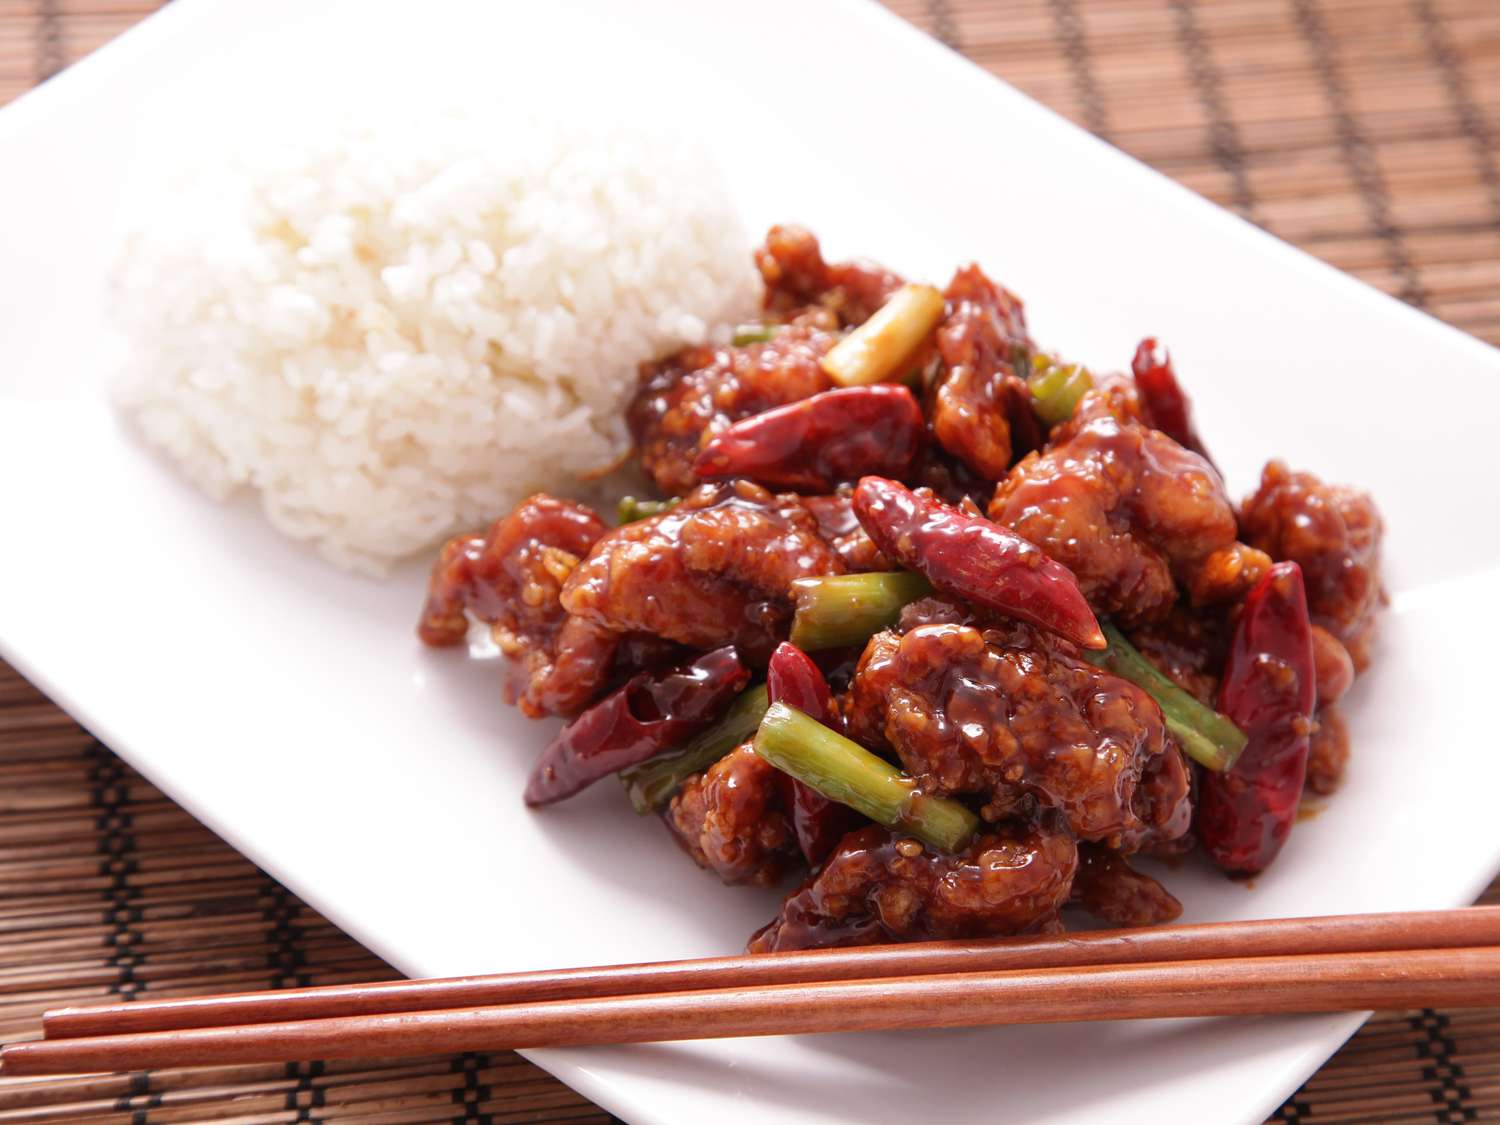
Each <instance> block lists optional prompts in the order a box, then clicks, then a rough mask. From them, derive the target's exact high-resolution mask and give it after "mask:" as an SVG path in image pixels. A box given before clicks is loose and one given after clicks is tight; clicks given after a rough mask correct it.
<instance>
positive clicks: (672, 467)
mask: <svg viewBox="0 0 1500 1125" xmlns="http://www.w3.org/2000/svg"><path fill="white" fill-rule="evenodd" d="M834 327H835V323H834V317H833V315H832V314H831V313H827V312H822V313H814V314H809V315H807V316H805V317H803V318H801V319H799V320H796V321H794V322H793V323H791V324H788V325H786V326H785V327H783V328H781V329H779V330H778V331H777V332H776V334H775V335H774V336H773V337H772V338H771V339H769V340H767V341H765V342H763V343H755V344H748V345H746V346H744V347H709V346H704V347H697V348H688V349H686V350H684V351H681V352H678V353H677V354H676V355H674V356H672V357H670V358H669V359H665V360H662V361H661V362H660V363H655V364H647V365H646V366H645V367H643V368H642V369H641V381H640V386H639V387H638V388H637V389H636V393H635V397H634V398H633V399H632V400H631V402H630V406H629V408H628V409H627V411H626V416H625V417H626V423H627V424H628V425H629V427H630V435H631V437H632V438H634V439H635V445H636V449H637V450H638V451H639V453H640V457H641V467H642V468H643V469H644V470H645V471H646V473H647V475H648V476H650V477H651V479H652V480H654V481H655V482H656V486H657V487H658V488H660V489H661V490H662V491H663V492H665V493H667V494H668V495H673V496H675V495H680V494H682V493H684V492H687V491H688V490H689V489H691V488H692V487H693V486H694V485H696V484H697V483H698V477H697V475H696V474H695V473H694V472H693V461H694V459H695V458H696V457H697V456H698V451H699V450H700V449H702V448H703V446H704V445H706V444H707V443H708V440H709V439H710V438H712V437H713V436H714V435H715V434H717V433H719V432H721V431H722V430H724V429H726V428H727V427H728V426H729V425H731V424H732V423H734V422H736V421H738V420H739V419H741V418H748V417H749V416H750V415H752V414H759V413H761V412H762V411H765V410H769V409H771V408H772V407H773V406H781V405H783V404H784V403H788V402H797V401H799V400H801V399H804V398H807V397H809V396H810V395H815V394H817V393H818V392H819V391H826V390H828V388H829V387H830V386H831V384H830V383H829V381H828V376H827V375H825V374H824V373H823V369H822V367H820V366H819V365H818V360H819V359H821V358H822V356H823V354H824V353H825V352H826V351H828V349H829V348H831V347H832V346H833V345H834V344H835V343H836V342H837V341H838V336H837V335H836V334H835V332H834V331H833V330H832V329H833V328H834Z"/></svg>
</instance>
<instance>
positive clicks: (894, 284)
mask: <svg viewBox="0 0 1500 1125" xmlns="http://www.w3.org/2000/svg"><path fill="white" fill-rule="evenodd" d="M755 264H756V265H757V266H758V267H759V268H760V276H761V280H762V281H764V282H765V285H766V296H765V307H766V311H767V312H769V313H771V314H772V315H773V316H777V317H780V318H782V319H786V318H788V317H790V316H793V315H796V314H800V313H802V312H804V311H806V310H807V309H808V308H809V307H815V308H820V309H826V310H828V311H829V312H831V313H833V314H834V315H835V316H836V317H837V318H838V323H839V324H840V325H841V326H843V327H845V328H849V327H852V326H854V325H857V324H863V323H864V322H865V321H866V320H868V319H869V318H870V315H871V314H872V313H873V312H874V311H875V310H876V309H878V308H880V306H881V305H883V304H885V303H886V301H887V300H888V299H889V298H890V296H891V294H892V293H894V292H895V291H896V290H897V289H899V288H901V286H902V284H903V282H902V280H901V278H900V277H898V276H897V275H896V274H894V273H892V272H891V271H890V270H888V269H885V268H883V267H882V266H878V265H876V264H874V263H873V262H858V261H856V262H834V263H829V262H825V261H824V260H823V251H822V248H821V247H819V245H818V240H817V239H816V238H815V237H814V236H813V234H812V232H811V231H809V230H807V229H806V228H805V227H799V226H774V227H772V228H771V229H770V230H769V231H767V232H766V241H765V244H764V245H762V246H761V247H760V249H758V250H756V252H755Z"/></svg>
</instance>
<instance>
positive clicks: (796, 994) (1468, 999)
mask: <svg viewBox="0 0 1500 1125" xmlns="http://www.w3.org/2000/svg"><path fill="white" fill-rule="evenodd" d="M1495 1004H1500V948H1496V947H1485V948H1460V949H1436V950H1434V949H1420V950H1395V951H1380V952H1374V953H1317V954H1309V955H1303V956H1291V957H1255V958H1228V959H1221V960H1213V961H1175V962H1149V963H1146V964H1137V965H1088V966H1076V967H1071V968H1053V969H1037V970H1014V971H1009V972H985V973H941V974H935V975H930V976H917V977H911V976H908V977H891V978H878V979H873V980H855V981H821V982H813V983H801V984H779V985H760V986H754V987H742V988H724V989H715V990H707V991H690V992H672V993H654V994H648V995H632V996H613V997H604V998H600V999H588V1000H553V1001H545V1002H542V1003H525V1004H511V1005H505V1006H500V1007H483V1008H470V1009H464V1010H456V1011H430V1012H406V1013H399V1014H383V1015H365V1016H345V1017H339V1018H334V1019H313V1020H301V1021H295V1022H287V1023H271V1024H250V1025H243V1026H236V1027H211V1028H193V1029H187V1030H179V1031H156V1032H145V1033H141V1034H126V1035H106V1036H98V1037H94V1038H87V1039H58V1040H40V1041H37V1042H32V1043H13V1044H10V1045H9V1046H6V1047H5V1048H4V1049H3V1050H0V1071H3V1072H4V1073H5V1074H8V1075H37V1074H61V1073H81V1072H91V1071H103V1070H138V1069H146V1068H151V1067H162V1066H221V1065H228V1064H240V1063H270V1062H287V1061H292V1060H296V1059H336V1058H342V1059H349V1058H370V1057H395V1056H402V1055H412V1054H447V1053H451V1052H456V1051H472V1050H501V1049H511V1048H525V1047H562V1046H595V1045H602V1044H611V1043H645V1042H655V1041H660V1040H672V1039H713V1038H724V1037H730V1036H746V1035H789V1034H798V1035H800V1034H808V1033H814V1032H833V1031H872V1030H892V1029H915V1028H937V1027H976V1026H985V1025H994V1024H1027V1023H1062V1022H1070V1021H1078V1020H1115V1019H1160V1018H1168V1017H1182V1016H1248V1015H1273V1014H1283V1013H1290V1012H1331V1011H1358V1010H1363V1009H1366V1008H1418V1007H1484V1006H1490V1005H1495Z"/></svg>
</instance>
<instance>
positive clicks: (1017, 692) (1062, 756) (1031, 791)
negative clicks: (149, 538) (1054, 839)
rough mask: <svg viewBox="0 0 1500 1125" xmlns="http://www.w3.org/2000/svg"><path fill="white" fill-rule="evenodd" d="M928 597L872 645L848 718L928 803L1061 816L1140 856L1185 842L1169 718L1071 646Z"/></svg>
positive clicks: (1186, 811)
mask: <svg viewBox="0 0 1500 1125" xmlns="http://www.w3.org/2000/svg"><path fill="white" fill-rule="evenodd" d="M943 605H944V603H942V602H939V601H938V600H937V599H929V601H928V602H926V603H917V605H916V606H914V607H911V612H910V614H909V615H908V617H907V618H906V619H905V621H906V622H907V623H909V622H911V621H913V620H915V619H918V618H920V619H922V620H924V621H928V622H933V623H927V624H918V625H915V626H914V627H909V628H907V629H906V630H905V631H904V632H897V631H895V630H887V631H886V632H883V633H879V634H877V635H876V636H875V637H873V638H871V640H870V643H869V645H868V647H867V648H866V649H865V653H864V656H863V658H862V659H861V660H860V665H859V670H858V671H857V672H856V674H855V677H854V684H853V687H852V689H851V692H850V698H849V700H848V706H847V708H846V712H847V715H848V721H849V725H850V730H851V733H852V734H853V735H854V737H855V738H856V739H858V740H859V741H860V742H862V743H864V744H865V745H866V746H870V747H873V748H885V747H889V748H890V749H891V750H893V751H894V752H895V754H896V755H897V757H898V758H899V759H900V761H901V764H902V765H903V766H904V767H905V768H906V772H907V773H909V774H911V776H912V777H913V778H914V779H915V781H916V784H917V786H918V788H920V789H921V790H922V791H923V792H924V793H932V794H937V795H940V796H972V797H974V798H976V799H977V800H979V801H980V802H982V808H981V810H980V812H981V815H982V816H983V817H984V818H985V819H987V820H991V821H996V820H1000V819H1003V818H1005V817H1008V816H1016V815H1027V814H1030V813H1031V812H1032V811H1034V810H1035V809H1038V808H1040V809H1055V810H1057V811H1058V812H1059V813H1060V814H1061V815H1062V817H1063V818H1064V820H1065V821H1066V823H1067V825H1068V827H1069V828H1071V829H1072V831H1073V832H1074V834H1076V835H1077V836H1078V838H1079V839H1081V840H1094V841H1102V842H1107V843H1108V844H1109V846H1111V847H1115V848H1127V849H1129V850H1136V849H1137V848H1139V847H1142V846H1145V845H1146V844H1147V843H1150V842H1154V841H1157V840H1169V839H1175V838H1176V837H1178V836H1181V835H1182V834H1183V833H1184V832H1186V831H1187V828H1188V821H1189V817H1190V815H1191V809H1190V806H1189V803H1188V773H1187V766H1186V763H1185V762H1184V760H1183V758H1182V754H1181V752H1180V751H1179V750H1178V748H1177V746H1176V743H1175V742H1174V741H1173V740H1172V738H1171V736H1170V735H1169V734H1168V733H1167V731H1166V728H1165V726H1164V725H1163V722H1162V717H1161V711H1160V709H1159V708H1158V707H1157V705H1156V704H1155V702H1153V701H1152V699H1151V698H1150V697H1149V696H1148V695H1147V694H1146V693H1145V692H1144V691H1143V690H1141V689H1140V688H1138V687H1136V686H1135V685H1134V684H1131V683H1128V682H1126V681H1125V680H1121V679H1119V678H1117V677H1115V676H1112V675H1110V674H1109V673H1107V672H1103V671H1101V670H1100V669H1098V668H1095V667H1094V666H1093V665H1092V664H1089V663H1087V662H1086V661H1084V660H1083V659H1081V658H1080V657H1079V656H1078V654H1077V650H1076V649H1075V648H1073V646H1072V645H1070V644H1069V643H1068V642H1066V641H1064V640H1061V639H1059V638H1056V637H1054V636H1051V635H1049V634H1045V633H1043V632H1041V631H1040V630H1037V629H1033V628H1032V627H1030V626H1027V625H1023V624H1021V623H1020V622H1016V621H1009V620H997V621H995V622H994V623H993V624H989V625H984V626H982V625H981V624H980V623H976V622H973V621H972V619H970V618H968V617H967V615H966V614H965V613H964V611H962V610H961V609H959V608H958V607H956V606H949V607H948V614H947V615H948V616H950V617H951V618H952V619H951V620H949V621H934V618H936V617H938V616H940V615H941V611H940V610H939V609H937V608H935V607H941V606H943Z"/></svg>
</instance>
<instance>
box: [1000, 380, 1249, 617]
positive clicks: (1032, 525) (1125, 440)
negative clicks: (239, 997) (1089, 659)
mask: <svg viewBox="0 0 1500 1125" xmlns="http://www.w3.org/2000/svg"><path fill="white" fill-rule="evenodd" d="M1139 418H1140V412H1139V404H1138V401H1136V399H1135V391H1134V389H1133V388H1128V385H1125V384H1121V383H1118V382H1114V383H1106V385H1105V386H1104V387H1103V388H1101V389H1096V390H1092V391H1090V392H1088V393H1087V394H1086V395H1084V397H1083V399H1082V400H1081V401H1080V402H1079V404H1078V407H1077V409H1076V410H1075V412H1074V414H1073V417H1072V418H1071V419H1069V420H1068V421H1067V422H1064V423H1063V424H1062V425H1060V426H1059V427H1057V428H1056V429H1055V430H1054V431H1053V434H1052V444H1051V445H1050V446H1049V447H1048V448H1047V449H1046V450H1044V451H1041V452H1037V453H1031V454H1028V455H1027V456H1026V457H1025V458H1023V459H1022V460H1021V461H1020V462H1019V463H1018V464H1017V465H1016V466H1015V468H1013V469H1012V470H1011V471H1010V474H1009V475H1008V476H1007V477H1006V478H1005V479H1004V480H1003V481H1001V482H1000V485H999V487H998V488H997V489H996V490H995V496H994V499H992V500H991V501H990V506H989V514H990V518H991V519H993V520H995V521H996V522H997V523H1002V524H1004V525H1005V526H1007V527H1009V528H1011V529H1012V530H1014V531H1016V532H1018V533H1019V534H1021V535H1024V536H1025V537H1026V538H1027V539H1030V540H1031V541H1032V542H1033V543H1035V544H1036V545H1037V546H1038V547H1040V548H1042V550H1044V551H1046V552H1047V554H1048V555H1050V556H1051V557H1052V558H1054V559H1056V560H1057V561H1058V562H1060V563H1062V564H1063V565H1064V566H1067V567H1068V568H1069V569H1071V570H1072V571H1073V573H1074V574H1075V575H1076V576H1077V578H1078V582H1079V585H1080V586H1081V587H1082V588H1083V592H1084V594H1085V595H1086V596H1087V597H1088V599H1089V603H1090V604H1091V605H1092V606H1093V607H1094V608H1095V609H1096V610H1097V611H1099V612H1100V613H1102V614H1109V615H1110V616H1112V617H1114V618H1115V619H1116V621H1117V623H1119V624H1120V625H1121V626H1123V627H1126V628H1129V627H1132V626H1136V625H1142V624H1145V623H1147V622H1150V621H1159V620H1161V619H1162V618H1163V617H1165V616H1166V615H1167V613H1168V612H1169V611H1170V610H1171V608H1172V605H1173V603H1174V602H1175V601H1176V600H1177V584H1178V583H1181V584H1182V586H1183V587H1185V588H1186V590H1187V591H1188V593H1189V595H1190V597H1191V600H1192V603H1193V604H1194V605H1205V604H1212V603H1219V602H1232V601H1236V600H1238V599H1239V598H1240V597H1242V596H1243V595H1244V594H1245V593H1246V592H1247V591H1248V590H1249V589H1250V587H1251V586H1253V585H1254V584H1255V582H1256V581H1257V580H1258V579H1259V578H1260V576H1261V575H1262V574H1263V573H1265V571H1266V569H1267V568H1268V567H1269V566H1270V560H1269V559H1268V558H1267V557H1266V556H1265V555H1264V554H1263V553H1262V552H1260V551H1258V550H1254V549H1252V548H1250V547H1247V546H1246V545H1245V544H1243V543H1240V542H1237V541H1236V539H1235V536H1236V534H1237V532H1238V529H1237V527H1236V524H1235V519H1234V509H1233V508H1232V507H1231V506H1230V503H1229V498H1228V496H1226V495H1225V493H1224V485H1223V482H1222V481H1221V480H1220V479H1219V475H1218V473H1216V472H1214V470H1213V468H1212V467H1211V466H1210V465H1209V464H1208V462H1207V461H1205V460H1204V459H1203V458H1202V457H1200V456H1198V454H1196V453H1193V452H1190V451H1189V450H1186V449H1184V448H1182V446H1180V445H1178V444H1177V443H1176V442H1174V441H1173V440H1172V439H1171V438H1169V437H1167V436H1166V435H1165V434H1163V433H1161V432H1160V431H1158V430H1153V429H1150V428H1149V427H1147V426H1146V425H1145V424H1144V423H1143V422H1141V421H1140V420H1139Z"/></svg>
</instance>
